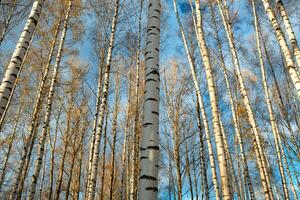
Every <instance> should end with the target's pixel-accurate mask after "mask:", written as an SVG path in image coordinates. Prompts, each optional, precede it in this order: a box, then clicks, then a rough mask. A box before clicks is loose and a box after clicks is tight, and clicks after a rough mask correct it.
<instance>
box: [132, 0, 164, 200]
mask: <svg viewBox="0 0 300 200" xmlns="http://www.w3.org/2000/svg"><path fill="white" fill-rule="evenodd" d="M160 16H161V4H160V0H150V1H149V7H148V27H147V42H146V52H145V65H146V67H145V92H144V108H143V123H142V125H143V126H142V144H141V153H140V162H141V171H140V176H139V188H138V193H139V194H138V196H139V198H138V199H145V200H155V199H157V195H158V194H157V193H158V169H159V165H158V160H159V83H160V79H159V46H160Z"/></svg>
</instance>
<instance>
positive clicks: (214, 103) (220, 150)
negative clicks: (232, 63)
mask: <svg viewBox="0 0 300 200" xmlns="http://www.w3.org/2000/svg"><path fill="white" fill-rule="evenodd" d="M195 4H196V14H197V32H196V33H197V41H198V45H199V49H200V53H201V56H202V60H203V64H204V67H205V73H206V79H207V84H208V88H209V90H208V92H209V97H210V103H211V108H212V116H213V128H214V132H215V141H216V147H217V155H218V156H217V157H218V162H219V169H220V176H221V183H222V184H221V185H222V196H223V199H224V200H226V199H230V198H232V194H230V188H229V176H228V168H227V164H226V155H225V149H224V141H223V139H222V133H221V127H220V122H219V108H218V99H217V94H216V89H215V80H214V75H213V72H212V66H211V63H210V56H209V51H208V48H207V45H206V41H205V36H204V32H203V27H202V16H201V15H202V14H201V9H200V1H199V0H195Z"/></svg>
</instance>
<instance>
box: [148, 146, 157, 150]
mask: <svg viewBox="0 0 300 200" xmlns="http://www.w3.org/2000/svg"><path fill="white" fill-rule="evenodd" d="M147 149H153V150H159V146H148V147H147Z"/></svg>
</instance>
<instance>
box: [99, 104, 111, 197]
mask: <svg viewBox="0 0 300 200" xmlns="http://www.w3.org/2000/svg"><path fill="white" fill-rule="evenodd" d="M106 109H107V110H108V108H106ZM108 116H109V113H108V112H106V118H105V127H104V133H103V143H104V144H103V152H102V153H103V157H102V176H101V182H100V183H101V188H100V194H99V197H100V198H99V200H103V199H104V198H103V197H104V178H105V169H106V145H107V128H108V126H107V124H108Z"/></svg>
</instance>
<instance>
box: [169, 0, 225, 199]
mask: <svg viewBox="0 0 300 200" xmlns="http://www.w3.org/2000/svg"><path fill="white" fill-rule="evenodd" d="M173 2H174V9H175V13H177V14H176V18H177V22H178V24H179V28H180V32H181V35H182V40H183V44H184V47H185V51H186V54H187V56H188V62H189V65H190V68H191V73H192V77H193V82H194V86H195V90H196V96H197V103H198V106H199V109H200V111H201V115H202V118H203V123H204V129H205V132H206V140H207V145H208V151H209V159H210V166H211V170H212V177H213V185H214V189H215V194H216V197H215V198H216V200H219V199H220V193H219V185H218V178H217V173H216V167H215V159H214V153H213V147H212V143H211V138H210V131H209V125H208V121H207V116H206V112H205V109H204V103H203V99H202V95H201V92H200V87H199V84H198V80H197V76H196V71H195V65H194V62H193V60H192V58H191V54H190V52H189V49H188V45H187V41H186V37H185V34H184V31H183V28H182V25H181V22H180V18H179V15H178V11H177V6H176V1H173ZM197 119H198V118H197ZM199 124H200V121H199V122H198V126H199Z"/></svg>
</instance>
